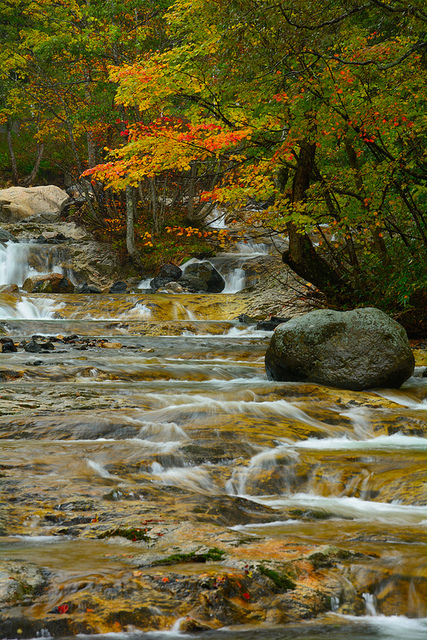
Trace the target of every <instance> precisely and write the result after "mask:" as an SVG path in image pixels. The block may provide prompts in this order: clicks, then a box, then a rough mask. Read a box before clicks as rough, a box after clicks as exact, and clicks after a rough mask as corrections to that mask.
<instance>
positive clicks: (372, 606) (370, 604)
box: [362, 593, 378, 616]
mask: <svg viewBox="0 0 427 640" xmlns="http://www.w3.org/2000/svg"><path fill="white" fill-rule="evenodd" d="M362 598H363V599H364V601H365V608H366V615H368V616H377V615H378V613H377V606H376V599H375V596H374V595H373V594H372V593H363V594H362Z"/></svg>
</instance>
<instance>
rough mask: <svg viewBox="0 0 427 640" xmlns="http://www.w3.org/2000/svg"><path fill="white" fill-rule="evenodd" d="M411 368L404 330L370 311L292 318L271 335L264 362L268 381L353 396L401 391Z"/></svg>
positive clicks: (320, 313) (383, 314)
mask: <svg viewBox="0 0 427 640" xmlns="http://www.w3.org/2000/svg"><path fill="white" fill-rule="evenodd" d="M414 365H415V362H414V356H413V354H412V351H411V348H410V345H409V341H408V338H407V335H406V332H405V330H404V328H403V327H402V326H401V325H400V324H398V323H397V322H395V321H394V320H392V319H391V318H389V316H387V315H386V314H385V313H383V312H382V311H379V310H378V309H374V308H365V309H354V310H353V311H346V312H339V311H332V310H328V309H322V310H319V311H312V312H311V313H307V314H305V315H303V316H300V317H299V318H293V319H292V320H290V321H289V322H287V323H286V324H282V325H280V326H279V327H278V328H277V329H276V330H275V332H274V334H273V336H272V339H271V341H270V345H269V347H268V349H267V353H266V356H265V368H266V372H267V376H268V378H269V379H270V380H283V381H295V382H315V383H317V384H323V385H327V386H331V387H336V388H338V389H350V390H353V391H360V390H363V389H370V388H374V387H382V388H384V387H385V388H387V387H389V388H390V387H391V388H399V387H400V386H401V385H402V384H403V382H405V380H407V379H408V378H409V377H410V376H411V375H412V373H413V371H414Z"/></svg>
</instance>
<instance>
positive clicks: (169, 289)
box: [158, 281, 184, 293]
mask: <svg viewBox="0 0 427 640" xmlns="http://www.w3.org/2000/svg"><path fill="white" fill-rule="evenodd" d="M158 291H159V292H163V291H164V292H165V293H183V292H184V287H182V286H181V285H180V284H179V282H174V281H172V282H168V283H166V284H165V285H163V286H162V287H160V289H158Z"/></svg>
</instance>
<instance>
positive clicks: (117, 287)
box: [109, 280, 128, 293]
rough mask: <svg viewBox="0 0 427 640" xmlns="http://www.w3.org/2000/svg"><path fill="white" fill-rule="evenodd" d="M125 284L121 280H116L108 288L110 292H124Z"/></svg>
mask: <svg viewBox="0 0 427 640" xmlns="http://www.w3.org/2000/svg"><path fill="white" fill-rule="evenodd" d="M127 288H128V287H127V284H126V282H123V280H118V281H117V282H115V283H114V284H113V285H112V286H111V287H110V289H109V292H110V293H125V292H126V291H127Z"/></svg>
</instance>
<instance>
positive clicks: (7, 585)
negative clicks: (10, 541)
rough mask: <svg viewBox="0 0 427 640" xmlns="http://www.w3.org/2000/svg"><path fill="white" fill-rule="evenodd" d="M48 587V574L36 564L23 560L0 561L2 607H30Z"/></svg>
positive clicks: (0, 601)
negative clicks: (7, 605) (6, 605)
mask: <svg viewBox="0 0 427 640" xmlns="http://www.w3.org/2000/svg"><path fill="white" fill-rule="evenodd" d="M46 585H47V573H46V572H43V571H42V570H41V569H40V568H39V567H37V566H36V565H35V564H33V563H30V562H23V561H22V560H7V559H5V560H1V561H0V605H3V606H4V605H5V604H9V605H10V604H12V605H20V606H25V605H27V606H28V605H29V604H32V603H33V602H34V600H35V599H36V598H37V596H38V595H39V594H40V593H41V592H42V591H43V589H44V588H45V587H46ZM1 608H3V607H1Z"/></svg>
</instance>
